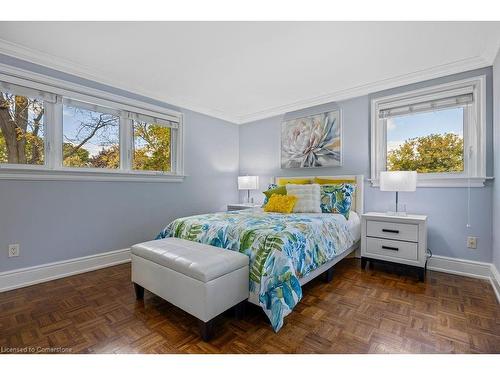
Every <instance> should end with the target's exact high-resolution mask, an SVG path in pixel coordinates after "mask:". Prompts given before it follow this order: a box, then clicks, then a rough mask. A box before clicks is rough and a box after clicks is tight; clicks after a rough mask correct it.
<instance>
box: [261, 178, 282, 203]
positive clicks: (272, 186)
mask: <svg viewBox="0 0 500 375" xmlns="http://www.w3.org/2000/svg"><path fill="white" fill-rule="evenodd" d="M277 187H278V185H276V184H269V185H267V190H266V191H264V192H263V193H264V195H265V197H264V203H263V204H262V207H264V206H265V205H266V203H267V202H269V198H270V197H271V195H272V194H271V195H270V196H267V195H266V192H268V191H269V190H273V189H276V188H277Z"/></svg>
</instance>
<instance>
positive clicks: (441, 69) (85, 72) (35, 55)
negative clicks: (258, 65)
mask: <svg viewBox="0 0 500 375" xmlns="http://www.w3.org/2000/svg"><path fill="white" fill-rule="evenodd" d="M498 47H499V46H496V45H491V46H490V47H488V48H486V49H485V51H483V53H482V54H481V55H478V56H474V57H470V58H466V59H462V60H457V61H454V62H451V63H447V64H443V65H439V66H435V67H432V68H429V69H423V70H420V71H416V72H412V73H408V74H404V75H400V76H396V77H391V78H388V79H384V80H380V81H376V82H370V83H366V84H362V85H358V86H355V87H352V88H347V89H342V90H337V91H333V92H329V93H326V94H324V95H320V96H316V97H314V98H308V99H303V100H299V101H296V102H294V103H290V104H286V105H281V106H275V107H270V108H267V109H265V110H262V111H257V112H252V113H248V114H243V115H238V114H233V113H227V112H225V111H223V110H219V109H215V108H209V107H204V106H202V105H199V104H197V103H193V102H192V101H190V100H189V99H186V98H176V97H163V96H162V95H160V94H159V93H156V92H150V91H147V90H143V89H137V88H135V87H130V86H128V85H126V84H124V83H123V82H116V81H113V80H110V79H109V78H108V77H106V74H104V73H103V72H99V71H96V70H93V69H91V68H88V67H85V66H83V65H81V64H78V63H74V62H72V61H69V60H65V59H63V58H59V57H55V56H52V55H49V54H47V53H44V52H41V51H37V50H35V49H31V48H27V47H24V46H21V45H19V44H15V43H12V42H9V41H6V40H3V39H0V54H4V55H7V56H11V57H14V58H17V59H20V60H24V61H27V62H29V63H33V64H37V65H41V66H43V67H46V68H49V69H53V70H57V71H60V72H63V73H66V74H71V75H73V76H76V77H78V78H83V79H87V80H90V81H94V82H97V83H100V84H104V85H107V86H110V87H113V88H116V89H120V90H125V91H128V92H130V93H134V94H137V95H142V96H144V97H148V98H150V99H154V100H158V101H161V102H163V103H165V104H169V105H172V106H175V107H180V108H183V109H186V110H190V111H194V112H198V113H201V114H204V115H208V116H211V117H215V118H218V119H221V120H224V121H228V122H230V123H233V124H238V125H241V124H246V123H249V122H253V121H257V120H262V119H265V118H269V117H273V116H278V115H283V114H284V113H287V112H293V111H298V110H301V109H304V108H308V107H313V106H317V105H321V104H325V103H330V102H336V101H341V100H346V99H351V98H355V97H358V96H364V95H368V94H372V93H375V92H378V91H383V90H387V89H391V88H394V87H399V86H405V85H409V84H412V83H417V82H422V81H426V80H430V79H434V78H439V77H443V76H447V75H451V74H456V73H461V72H465V71H468V70H474V69H479V68H484V67H487V66H491V65H492V64H493V60H494V59H495V57H496V53H497V52H498Z"/></svg>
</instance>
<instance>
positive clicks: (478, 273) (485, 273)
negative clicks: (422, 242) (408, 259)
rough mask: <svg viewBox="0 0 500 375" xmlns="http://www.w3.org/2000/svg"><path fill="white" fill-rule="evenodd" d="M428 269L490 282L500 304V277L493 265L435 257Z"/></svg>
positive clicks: (430, 261) (429, 263) (431, 259)
mask: <svg viewBox="0 0 500 375" xmlns="http://www.w3.org/2000/svg"><path fill="white" fill-rule="evenodd" d="M427 269H429V270H431V271H439V272H445V273H451V274H454V275H460V276H468V277H474V278H476V279H484V280H489V281H490V282H491V285H492V287H493V290H494V291H495V294H496V297H497V300H498V302H499V303H500V275H499V273H498V270H497V269H496V267H495V265H494V264H492V263H485V262H477V261H474V260H467V259H458V258H449V257H443V256H439V255H434V256H433V257H432V258H430V259H429V261H428V264H427Z"/></svg>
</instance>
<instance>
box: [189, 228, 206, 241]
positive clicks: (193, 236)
mask: <svg viewBox="0 0 500 375" xmlns="http://www.w3.org/2000/svg"><path fill="white" fill-rule="evenodd" d="M202 228H203V226H202V225H201V224H193V225H191V227H190V228H189V230H188V232H187V234H186V237H185V238H186V240H189V241H196V240H197V239H198V236H199V235H200V234H201V232H202Z"/></svg>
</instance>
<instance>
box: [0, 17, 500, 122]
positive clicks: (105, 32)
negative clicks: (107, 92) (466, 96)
mask: <svg viewBox="0 0 500 375" xmlns="http://www.w3.org/2000/svg"><path fill="white" fill-rule="evenodd" d="M499 45H500V22H489V23H488V22H418V23H412V22H396V23H395V22H99V23H97V22H0V53H4V54H9V55H12V56H15V57H19V58H23V59H26V60H29V61H32V62H35V63H38V64H42V65H45V66H49V67H52V68H55V69H58V70H62V71H65V72H68V73H72V74H77V75H79V76H82V77H84V78H90V79H93V80H97V81H99V82H101V83H106V84H109V85H112V86H115V87H118V88H122V89H125V90H128V91H132V92H135V93H138V94H142V95H146V96H149V97H152V98H155V99H159V100H161V101H164V102H167V103H171V104H173V105H177V106H181V107H184V108H187V109H191V110H195V111H199V112H202V113H206V114H209V115H212V116H216V117H219V118H223V119H226V120H229V121H232V122H235V123H244V122H248V121H252V120H256V119H260V118H265V117H269V116H273V115H277V114H281V113H284V112H287V111H292V110H296V109H300V108H304V107H308V106H311V105H316V104H321V103H325V102H329V101H334V100H342V99H345V98H348V97H353V96H357V95H364V94H367V93H369V92H374V91H377V90H382V89H386V88H389V87H394V86H398V85H402V84H407V83H411V82H416V81H421V80H424V79H430V78H434V77H437V76H442V75H446V74H452V73H456V72H459V71H464V70H469V69H474V68H479V67H484V66H488V65H491V64H492V61H493V59H494V57H495V55H496V53H497V51H498V47H499Z"/></svg>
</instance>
